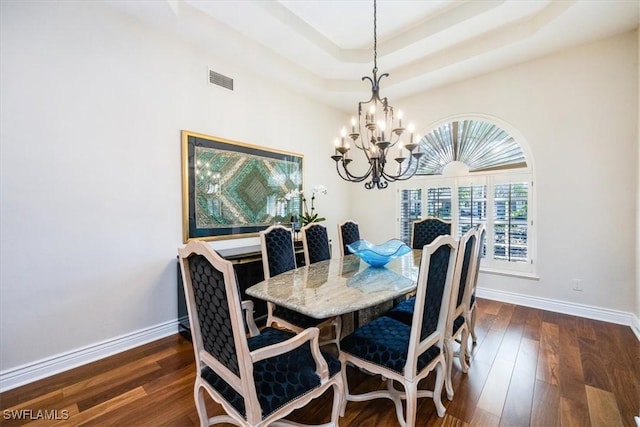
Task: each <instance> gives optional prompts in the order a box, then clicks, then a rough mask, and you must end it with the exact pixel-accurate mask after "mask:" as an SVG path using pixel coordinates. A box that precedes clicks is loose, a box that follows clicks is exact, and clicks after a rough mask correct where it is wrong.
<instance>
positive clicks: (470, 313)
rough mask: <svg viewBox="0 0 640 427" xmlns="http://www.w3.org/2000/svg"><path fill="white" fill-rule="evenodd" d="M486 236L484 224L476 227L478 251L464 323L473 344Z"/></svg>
mask: <svg viewBox="0 0 640 427" xmlns="http://www.w3.org/2000/svg"><path fill="white" fill-rule="evenodd" d="M486 236H487V230H486V228H485V225H484V224H480V225H479V226H478V231H477V241H478V249H477V251H476V259H475V263H474V264H473V267H472V268H473V270H474V273H473V277H472V278H471V280H470V283H469V300H468V301H466V302H465V308H466V310H465V313H464V317H465V321H466V322H467V325H469V334H471V339H472V341H473V343H474V344H475V343H476V342H477V337H476V330H475V327H476V285H477V284H478V274H479V273H480V261H481V260H482V258H484V243H485V240H486Z"/></svg>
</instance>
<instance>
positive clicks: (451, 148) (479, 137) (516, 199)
mask: <svg viewBox="0 0 640 427" xmlns="http://www.w3.org/2000/svg"><path fill="white" fill-rule="evenodd" d="M420 148H421V150H423V151H424V152H425V153H426V155H425V156H424V157H423V158H425V159H428V160H427V161H425V162H424V164H423V163H422V160H421V172H422V175H427V176H423V177H414V178H413V179H411V180H409V181H406V182H401V183H398V184H397V185H398V187H397V188H398V196H399V200H400V215H399V216H398V222H399V226H400V230H399V231H400V236H401V239H403V240H405V241H406V242H408V241H409V239H410V238H411V226H412V223H413V221H414V220H415V219H417V218H422V217H424V216H435V217H438V218H442V219H445V220H448V221H451V222H452V230H454V233H455V234H456V236H455V237H460V236H462V235H463V234H464V233H465V232H466V231H467V230H469V229H470V228H471V227H476V226H477V225H478V224H480V223H483V224H485V226H486V230H487V236H486V239H485V244H484V247H483V248H482V252H483V254H484V258H483V260H482V264H481V268H482V269H483V270H485V271H486V270H494V271H504V272H520V273H525V274H526V273H533V272H534V263H533V261H534V260H533V254H534V250H533V245H534V240H535V239H534V238H533V218H532V211H531V207H532V198H533V193H532V188H533V180H532V173H531V171H530V169H529V168H528V166H527V163H526V160H525V157H524V154H523V152H522V150H521V149H520V147H519V145H518V144H517V143H516V142H515V140H514V138H513V137H511V136H510V135H509V134H507V133H506V132H505V131H503V130H502V129H500V128H499V127H497V126H496V125H494V124H491V123H487V122H481V121H476V120H464V121H455V122H449V123H446V124H445V125H442V126H440V127H438V128H437V129H435V130H434V131H432V132H431V133H429V134H428V135H427V136H425V137H424V138H422V139H421V141H420ZM438 159H439V161H436V160H438ZM452 166H455V168H452ZM451 170H454V172H453V173H451Z"/></svg>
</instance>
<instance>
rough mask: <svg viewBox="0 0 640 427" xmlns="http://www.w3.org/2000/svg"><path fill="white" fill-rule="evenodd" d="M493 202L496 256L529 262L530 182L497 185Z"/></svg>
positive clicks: (513, 260)
mask: <svg viewBox="0 0 640 427" xmlns="http://www.w3.org/2000/svg"><path fill="white" fill-rule="evenodd" d="M493 204H494V210H493V258H494V259H496V260H504V261H511V262H527V261H528V250H527V249H528V241H529V237H528V236H529V233H528V230H529V220H528V207H529V183H528V182H526V181H525V182H509V183H504V184H497V185H495V187H494V197H493Z"/></svg>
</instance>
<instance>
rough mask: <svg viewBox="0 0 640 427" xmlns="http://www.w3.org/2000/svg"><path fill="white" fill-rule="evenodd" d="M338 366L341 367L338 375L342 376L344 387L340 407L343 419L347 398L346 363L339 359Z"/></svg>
mask: <svg viewBox="0 0 640 427" xmlns="http://www.w3.org/2000/svg"><path fill="white" fill-rule="evenodd" d="M340 364H341V365H342V367H341V369H340V375H342V386H343V387H344V391H343V393H342V403H341V405H340V416H341V417H344V411H345V410H346V409H347V400H348V397H349V382H348V381H347V361H346V360H345V359H343V358H342V357H340Z"/></svg>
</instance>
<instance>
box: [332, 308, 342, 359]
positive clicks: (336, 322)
mask: <svg viewBox="0 0 640 427" xmlns="http://www.w3.org/2000/svg"><path fill="white" fill-rule="evenodd" d="M333 322H334V326H335V328H336V347H338V352H340V338H342V336H341V335H342V317H341V316H336V318H335V319H334V321H333Z"/></svg>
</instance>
